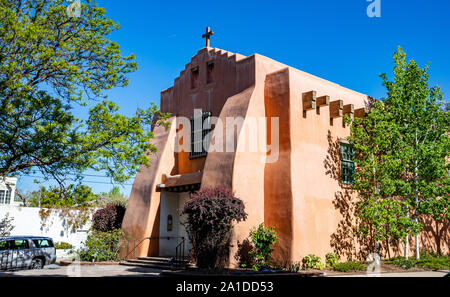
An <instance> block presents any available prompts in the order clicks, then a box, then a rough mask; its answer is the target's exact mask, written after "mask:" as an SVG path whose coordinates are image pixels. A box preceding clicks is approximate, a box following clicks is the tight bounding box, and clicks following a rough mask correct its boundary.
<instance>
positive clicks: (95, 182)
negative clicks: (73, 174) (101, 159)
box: [20, 175, 133, 186]
mask: <svg viewBox="0 0 450 297" xmlns="http://www.w3.org/2000/svg"><path fill="white" fill-rule="evenodd" d="M85 176H88V175H85ZM20 177H31V178H38V179H44V180H56V178H48V177H47V178H45V177H42V176H34V175H22V176H20ZM67 180H71V181H77V180H76V179H73V178H67ZM82 182H83V183H92V184H104V185H115V184H114V183H111V182H110V183H108V182H100V181H89V180H83V181H82ZM120 185H123V186H132V185H133V184H120Z"/></svg>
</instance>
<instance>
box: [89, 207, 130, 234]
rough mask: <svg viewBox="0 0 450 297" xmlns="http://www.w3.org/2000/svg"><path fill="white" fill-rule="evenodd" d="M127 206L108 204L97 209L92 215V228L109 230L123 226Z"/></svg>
mask: <svg viewBox="0 0 450 297" xmlns="http://www.w3.org/2000/svg"><path fill="white" fill-rule="evenodd" d="M124 215H125V207H123V206H121V205H116V204H108V205H106V207H105V208H102V209H99V210H97V211H96V212H95V213H94V215H93V216H92V229H94V230H96V231H102V232H108V231H112V230H115V229H119V228H121V227H122V220H123V217H124Z"/></svg>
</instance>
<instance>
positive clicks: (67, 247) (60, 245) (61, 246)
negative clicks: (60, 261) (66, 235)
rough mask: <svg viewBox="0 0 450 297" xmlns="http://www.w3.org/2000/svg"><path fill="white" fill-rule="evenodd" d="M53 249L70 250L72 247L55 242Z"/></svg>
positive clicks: (65, 243)
mask: <svg viewBox="0 0 450 297" xmlns="http://www.w3.org/2000/svg"><path fill="white" fill-rule="evenodd" d="M55 248H56V249H57V250H70V249H71V248H73V246H72V245H71V244H70V243H67V242H57V243H55Z"/></svg>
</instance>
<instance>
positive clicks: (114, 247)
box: [77, 229, 124, 262]
mask: <svg viewBox="0 0 450 297" xmlns="http://www.w3.org/2000/svg"><path fill="white" fill-rule="evenodd" d="M123 237H124V235H123V232H122V230H120V229H116V230H112V231H108V232H101V231H95V230H94V231H91V232H90V233H89V235H88V237H87V239H86V242H85V247H84V248H82V249H80V250H79V251H77V254H78V256H79V257H80V260H81V261H92V260H93V259H95V261H97V262H104V261H115V262H117V261H119V249H120V242H121V240H122V239H123Z"/></svg>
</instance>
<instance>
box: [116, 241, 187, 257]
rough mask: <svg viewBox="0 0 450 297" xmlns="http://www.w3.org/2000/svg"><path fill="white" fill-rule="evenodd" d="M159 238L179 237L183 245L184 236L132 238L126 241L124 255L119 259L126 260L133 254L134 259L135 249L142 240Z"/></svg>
mask: <svg viewBox="0 0 450 297" xmlns="http://www.w3.org/2000/svg"><path fill="white" fill-rule="evenodd" d="M159 239H167V240H171V239H181V240H182V243H183V245H184V241H185V238H184V237H173V236H160V237H144V238H142V239H135V240H132V241H126V254H125V257H123V258H122V257H121V259H122V260H128V259H129V258H130V255H133V259H135V258H136V249H137V248H138V247H139V246H141V244H142V243H143V242H144V241H146V240H159ZM130 243H132V247H133V248H132V250H131V251H130V250H129V246H130ZM136 243H137V245H136ZM177 247H178V246H177ZM121 250H122V248H121ZM175 253H176V251H175ZM120 256H122V252H121V253H120Z"/></svg>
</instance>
